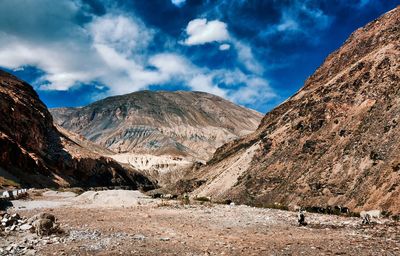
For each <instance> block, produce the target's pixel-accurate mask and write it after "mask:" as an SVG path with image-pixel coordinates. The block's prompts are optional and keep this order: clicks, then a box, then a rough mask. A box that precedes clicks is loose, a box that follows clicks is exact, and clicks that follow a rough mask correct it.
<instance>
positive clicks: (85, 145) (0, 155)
mask: <svg viewBox="0 0 400 256" xmlns="http://www.w3.org/2000/svg"><path fill="white" fill-rule="evenodd" d="M0 120H1V122H0V176H1V179H0V183H1V184H0V185H3V186H5V185H14V186H27V187H59V186H83V187H90V186H112V185H126V186H131V187H134V188H143V189H150V188H153V187H154V185H153V183H152V182H151V181H150V180H149V179H148V178H147V177H146V176H144V175H142V174H141V173H139V172H136V171H135V170H133V169H132V168H130V167H127V166H122V165H121V164H119V163H117V162H116V161H114V160H112V159H110V158H107V157H103V156H102V154H105V152H104V150H103V149H101V148H100V147H98V146H95V145H93V144H92V143H90V142H89V141H85V140H84V139H83V138H79V136H77V135H73V134H72V133H69V132H67V131H65V130H63V129H61V128H57V127H56V126H54V125H53V118H52V116H51V114H50V112H49V111H48V110H47V108H46V106H45V105H44V104H43V102H41V101H40V99H39V97H38V95H37V94H36V92H35V91H34V90H33V88H32V87H31V86H30V85H29V84H27V83H25V82H23V81H21V80H19V79H18V78H16V77H15V76H13V75H11V74H9V73H6V72H4V71H0Z"/></svg>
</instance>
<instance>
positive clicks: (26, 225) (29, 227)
mask: <svg viewBox="0 0 400 256" xmlns="http://www.w3.org/2000/svg"><path fill="white" fill-rule="evenodd" d="M19 229H20V230H22V231H26V230H30V229H33V226H32V225H29V224H23V225H21V226H20V227H19Z"/></svg>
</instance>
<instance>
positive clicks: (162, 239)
mask: <svg viewBox="0 0 400 256" xmlns="http://www.w3.org/2000/svg"><path fill="white" fill-rule="evenodd" d="M169 240H171V239H170V238H169V237H161V238H160V241H169Z"/></svg>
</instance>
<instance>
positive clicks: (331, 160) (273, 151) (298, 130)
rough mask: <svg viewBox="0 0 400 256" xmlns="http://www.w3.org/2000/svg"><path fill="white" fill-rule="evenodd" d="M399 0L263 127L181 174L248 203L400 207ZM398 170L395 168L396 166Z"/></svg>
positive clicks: (199, 192) (211, 192) (219, 196)
mask: <svg viewBox="0 0 400 256" xmlns="http://www.w3.org/2000/svg"><path fill="white" fill-rule="evenodd" d="M399 20H400V8H399V7H397V8H396V9H394V10H392V11H391V12H388V13H386V14H384V15H383V16H381V17H380V18H378V19H376V20H374V21H372V22H370V23H369V24H367V25H366V26H364V27H363V28H360V29H358V30H356V31H355V32H354V33H352V35H351V36H350V37H349V39H347V40H346V42H345V43H344V44H343V45H342V46H341V47H340V48H339V49H338V50H336V51H334V52H333V53H332V54H330V55H329V56H328V57H327V58H326V59H325V61H324V63H323V64H322V65H321V66H320V67H319V68H318V69H317V70H316V71H315V73H314V74H313V75H311V76H310V77H309V78H308V79H307V81H306V82H305V84H304V86H303V87H302V88H301V89H300V90H299V91H298V92H297V93H296V94H295V95H294V96H292V97H290V98H289V99H288V100H286V101H285V102H284V103H282V104H281V105H279V106H278V107H277V108H275V109H273V110H272V111H271V112H269V113H267V114H266V115H265V116H264V118H263V119H262V121H261V123H260V126H259V127H258V129H257V131H256V132H254V133H252V134H250V135H248V136H245V137H243V138H241V139H238V140H235V141H231V142H229V143H226V144H224V145H223V146H221V147H220V148H218V149H217V150H216V152H215V154H214V156H213V158H212V159H210V161H209V162H208V165H206V166H205V167H203V168H201V169H200V170H199V171H198V172H197V173H191V174H190V175H188V176H187V177H186V179H184V180H183V181H181V182H180V184H182V183H184V182H185V180H186V181H187V182H189V183H193V180H198V181H204V182H203V185H201V186H200V187H198V188H197V189H196V188H195V187H192V188H191V190H193V189H195V190H194V191H193V196H212V197H213V198H215V200H219V201H224V200H234V201H237V202H239V203H246V204H251V205H259V206H262V205H264V206H265V205H273V204H275V203H279V204H282V205H286V206H289V205H303V206H310V205H314V206H327V205H342V206H347V207H349V208H351V209H355V210H359V209H376V208H378V209H382V210H387V211H391V212H395V213H398V212H400V205H399V203H398V201H399V200H398V199H399V198H400V190H399V186H398V184H399V183H400V177H399V172H398V169H400V168H398V166H399V162H398V155H399V154H400V152H399V151H398V150H399V145H400V141H399V139H398V138H399V137H400V136H399V134H400V131H399V126H398V125H397V123H398V122H399V120H398V117H399V116H400V103H399V101H398V99H399V95H400V90H399V83H400V82H399V81H400V78H399V74H400V67H399V65H398V63H399V62H400V61H399V59H400V21H399ZM396 170H397V171H396Z"/></svg>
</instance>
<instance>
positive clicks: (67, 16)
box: [0, 0, 274, 104]
mask: <svg viewBox="0 0 400 256" xmlns="http://www.w3.org/2000/svg"><path fill="white" fill-rule="evenodd" d="M13 3H14V1H3V2H0V11H1V13H2V15H1V16H0V66H2V67H5V68H9V69H12V70H22V69H24V67H26V66H33V67H35V68H37V69H39V70H41V71H42V72H43V75H42V76H41V77H39V78H38V79H37V80H36V81H34V83H33V85H34V86H35V87H36V88H39V89H41V90H70V89H71V88H75V87H76V86H80V85H81V84H93V86H96V85H101V86H105V87H107V90H102V92H101V93H102V94H101V95H100V96H99V95H97V98H96V99H98V98H99V97H105V96H109V95H115V94H123V93H129V92H132V91H137V90H142V89H147V88H148V87H149V86H151V85H165V84H174V83H177V84H182V85H184V86H185V87H186V88H188V89H190V90H197V91H204V92H209V93H213V94H216V95H219V96H222V97H225V98H228V99H230V100H233V101H235V102H236V103H240V104H252V102H257V100H256V98H257V97H258V98H260V97H263V96H265V95H267V96H271V97H272V96H273V95H274V93H273V90H272V89H271V88H270V87H269V85H268V82H267V81H265V80H263V79H262V78H260V77H258V76H257V75H256V74H257V73H259V72H262V69H261V68H260V65H259V64H258V62H257V61H256V60H255V58H254V55H253V53H252V50H251V48H250V46H249V45H247V44H246V43H244V42H241V41H238V40H236V39H234V38H233V37H231V36H230V35H229V33H228V30H227V25H226V24H225V23H223V22H221V21H218V20H213V21H207V20H205V19H197V20H193V21H192V22H190V23H189V24H188V26H187V28H186V31H187V34H188V36H189V37H188V38H187V39H186V40H185V44H187V45H195V44H205V43H208V42H221V44H220V50H228V49H230V48H231V47H233V48H235V49H236V51H237V52H238V59H239V61H240V62H241V63H243V67H244V68H245V69H247V70H249V71H251V72H252V74H245V73H243V72H242V71H241V70H239V69H237V70H234V71H232V70H227V69H218V70H213V69H209V68H207V67H199V66H196V65H195V64H194V63H192V62H191V61H190V59H188V58H187V57H186V56H184V55H182V54H180V53H178V52H176V51H174V49H173V48H169V47H166V48H164V47H165V46H161V47H160V46H159V45H157V46H158V47H159V48H158V49H157V52H155V51H154V45H152V44H153V39H154V37H155V35H156V33H158V31H155V30H154V29H151V28H148V27H147V26H146V25H145V24H144V23H143V22H142V21H141V20H140V19H137V18H136V17H135V16H132V15H127V14H126V13H124V12H121V11H115V10H114V9H112V10H111V11H110V10H108V12H107V14H105V15H102V16H96V15H93V14H89V13H86V12H85V8H83V6H82V2H81V1H67V0H59V1H57V2H54V1H52V0H37V1H35V2H33V1H29V0H20V1H17V2H15V4H13ZM49 6H52V8H49ZM3 14H4V15H3ZM24 17H25V18H26V19H25V20H24ZM52 17H58V19H53V18H52ZM76 17H81V18H82V17H83V18H82V19H83V20H84V21H81V22H78V21H76ZM30 21H32V22H30ZM52 23H53V24H52ZM7 24H15V25H14V27H13V28H10V26H9V25H7ZM26 26H28V28H29V29H27V28H26ZM60 31H61V32H62V33H60ZM150 47H153V50H149V48H150ZM256 81H258V82H257V83H256Z"/></svg>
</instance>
